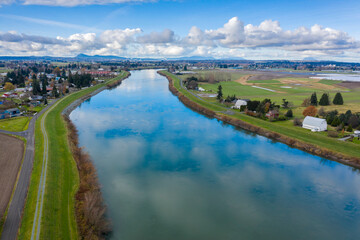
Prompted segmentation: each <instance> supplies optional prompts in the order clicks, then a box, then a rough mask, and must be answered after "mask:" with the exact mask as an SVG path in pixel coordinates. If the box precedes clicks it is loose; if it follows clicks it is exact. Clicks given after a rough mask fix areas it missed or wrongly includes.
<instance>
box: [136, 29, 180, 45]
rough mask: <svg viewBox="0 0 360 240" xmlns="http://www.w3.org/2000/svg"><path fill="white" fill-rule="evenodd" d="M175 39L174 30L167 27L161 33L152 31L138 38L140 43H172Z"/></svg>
mask: <svg viewBox="0 0 360 240" xmlns="http://www.w3.org/2000/svg"><path fill="white" fill-rule="evenodd" d="M174 40H175V38H174V32H173V31H171V30H170V29H165V30H164V31H162V32H160V33H159V32H152V33H150V34H147V35H143V36H140V37H138V38H137V41H138V42H139V43H171V42H173V41H174Z"/></svg>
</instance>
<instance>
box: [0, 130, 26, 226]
mask: <svg viewBox="0 0 360 240" xmlns="http://www.w3.org/2000/svg"><path fill="white" fill-rule="evenodd" d="M23 154H24V142H23V141H22V140H20V139H18V138H15V137H12V136H8V135H5V134H0V183H1V184H0V192H1V194H0V232H1V228H2V224H3V220H4V219H3V216H4V213H5V211H6V208H7V206H8V203H9V200H10V198H11V194H12V192H13V189H14V185H15V182H16V179H17V176H18V172H19V169H20V166H21V162H22V159H23ZM10 159H11V161H10Z"/></svg>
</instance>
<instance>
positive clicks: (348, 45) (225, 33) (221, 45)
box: [0, 17, 360, 61]
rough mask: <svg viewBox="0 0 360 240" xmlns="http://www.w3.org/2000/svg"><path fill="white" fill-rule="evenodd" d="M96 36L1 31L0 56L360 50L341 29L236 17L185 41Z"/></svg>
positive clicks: (194, 31)
mask: <svg viewBox="0 0 360 240" xmlns="http://www.w3.org/2000/svg"><path fill="white" fill-rule="evenodd" d="M95 32H96V31H94V32H88V33H76V34H73V35H70V36H68V37H57V38H50V37H43V36H35V35H26V34H20V33H17V32H14V31H11V32H5V33H2V32H0V42H1V48H0V50H1V54H3V55H4V53H5V55H9V54H16V55H30V53H31V54H32V55H44V54H46V55H61V56H74V55H76V54H78V53H87V54H111V55H122V56H127V57H135V56H136V57H158V58H161V57H166V56H185V55H201V56H215V57H245V58H249V59H261V58H262V59H268V58H272V59H284V58H287V59H301V58H303V57H305V56H306V57H308V56H315V57H319V56H320V57H323V58H325V59H326V58H328V59H330V58H333V57H337V58H339V57H343V58H344V57H345V58H346V56H351V58H352V59H357V58H358V57H357V56H358V53H359V52H360V44H359V41H357V40H355V39H354V38H352V37H351V36H349V35H348V34H347V33H346V32H343V31H340V30H336V29H332V28H327V27H322V26H320V25H314V26H312V27H311V28H306V27H299V28H297V29H294V30H283V29H282V28H281V26H280V23H279V22H278V21H272V20H265V21H263V22H262V23H260V24H259V25H252V24H248V25H245V26H244V24H243V22H242V21H240V20H239V19H238V18H237V17H234V18H231V19H230V20H229V21H228V22H227V23H225V24H224V25H223V27H221V28H218V29H205V30H202V29H200V28H198V27H196V26H194V27H192V28H191V29H190V30H189V33H188V34H187V35H186V36H185V37H178V36H176V34H175V33H174V31H172V30H170V29H165V30H163V31H161V32H151V33H147V34H146V33H143V31H142V29H140V28H132V29H131V28H126V29H112V30H105V31H101V32H100V33H98V32H96V33H95ZM345 58H344V59H345ZM358 60H359V59H357V61H358Z"/></svg>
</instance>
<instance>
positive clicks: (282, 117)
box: [277, 115, 287, 121]
mask: <svg viewBox="0 0 360 240" xmlns="http://www.w3.org/2000/svg"><path fill="white" fill-rule="evenodd" d="M277 120H279V121H286V120H287V117H285V116H284V115H280V116H279V117H278V119H277Z"/></svg>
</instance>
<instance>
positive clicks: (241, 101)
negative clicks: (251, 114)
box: [233, 99, 247, 109]
mask: <svg viewBox="0 0 360 240" xmlns="http://www.w3.org/2000/svg"><path fill="white" fill-rule="evenodd" d="M246 105H247V101H246V100H244V99H239V100H237V101H236V102H235V105H234V107H233V108H235V109H240V108H241V106H246Z"/></svg>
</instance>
